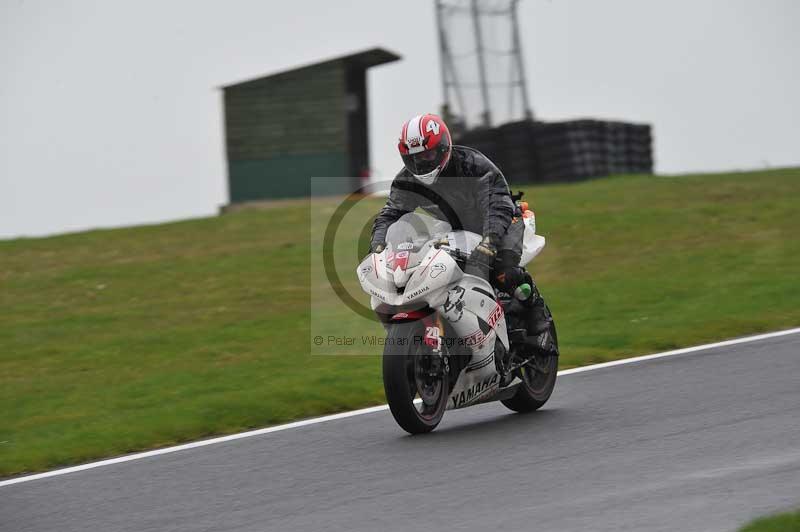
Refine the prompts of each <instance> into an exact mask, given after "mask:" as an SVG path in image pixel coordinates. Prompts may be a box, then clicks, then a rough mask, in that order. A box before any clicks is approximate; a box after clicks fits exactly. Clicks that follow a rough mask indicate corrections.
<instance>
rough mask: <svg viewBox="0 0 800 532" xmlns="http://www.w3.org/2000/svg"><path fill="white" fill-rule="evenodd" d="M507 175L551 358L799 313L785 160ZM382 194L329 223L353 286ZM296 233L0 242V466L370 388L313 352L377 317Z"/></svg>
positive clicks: (219, 223)
mask: <svg viewBox="0 0 800 532" xmlns="http://www.w3.org/2000/svg"><path fill="white" fill-rule="evenodd" d="M514 188H515V189H516V188H520V187H517V186H515V187H514ZM521 188H523V189H525V190H526V191H527V196H528V197H529V198H530V200H531V202H532V205H533V207H534V209H535V210H536V213H537V223H538V227H539V232H540V233H542V234H544V235H545V236H546V237H547V239H548V246H547V248H546V249H545V251H544V252H543V254H542V255H541V256H540V258H538V259H537V262H536V263H535V265H534V267H533V273H534V277H535V279H536V280H537V282H538V284H539V285H540V287H541V290H542V292H543V294H544V295H545V297H546V299H547V301H548V303H549V305H550V307H551V308H552V310H553V313H554V315H555V318H556V321H557V324H558V327H559V338H560V340H561V344H562V352H563V356H562V358H561V364H562V367H569V366H576V365H582V364H589V363H594V362H602V361H606V360H611V359H615V358H622V357H627V356H632V355H638V354H644V353H650V352H655V351H662V350H667V349H672V348H677V347H682V346H687V345H694V344H698V343H704V342H709V341H714V340H719V339H724V338H730V337H735V336H739V335H744V334H751V333H758V332H764V331H769V330H776V329H781V328H788V327H792V326H797V325H800V283H798V282H797V281H798V277H797V275H798V274H797V272H798V264H800V239H798V238H797V234H798V230H800V222H798V218H797V206H798V205H800V170H797V169H790V170H773V171H763V172H750V173H740V174H724V175H723V174H718V175H697V176H681V177H675V178H664V177H653V176H626V177H613V178H608V179H601V180H596V181H591V182H585V183H579V184H569V185H549V186H527V187H521ZM380 204H381V202H380V201H379V200H370V201H365V202H361V203H360V204H359V205H358V206H357V207H356V208H355V209H354V210H353V211H352V213H351V214H352V216H350V217H349V218H348V219H347V220H345V221H344V222H343V224H342V228H341V231H343V234H351V235H353V236H352V238H350V240H349V243H348V242H346V243H345V244H344V248H343V250H342V251H341V257H342V259H341V262H342V263H344V267H343V269H342V270H341V271H342V272H344V273H343V274H342V282H343V284H344V285H345V286H346V287H347V288H348V289H350V290H351V291H352V293H355V294H358V290H357V288H356V285H357V280H356V279H355V275H354V273H352V272H353V271H354V268H355V263H356V257H357V256H358V254H359V253H358V251H357V249H356V248H357V246H358V245H359V241H358V239H357V238H356V236H357V235H358V234H360V233H361V232H362V230H363V225H364V220H366V219H367V218H368V217H369V216H370V215H371V214H373V213H374V212H375V211H376V210H377V208H378V207H379V206H380ZM312 205H313V210H314V212H315V213H317V214H319V215H320V216H323V215H325V214H330V213H331V212H332V211H333V210H334V208H335V203H333V202H329V201H316V200H315V201H314V202H313V204H312ZM311 232H312V235H311V237H310V238H309V207H308V206H305V205H287V206H281V207H276V208H274V209H270V210H264V211H245V212H239V213H235V214H230V215H226V216H222V217H219V218H209V219H200V220H190V221H185V222H179V223H170V224H164V225H158V226H148V227H135V228H128V229H115V230H103V231H91V232H85V233H78V234H71V235H64V236H58V237H52V238H40V239H18V240H10V241H3V242H0V419H2V424H0V475H12V474H18V473H22V472H29V471H37V470H43V469H48V468H52V467H55V466H60V465H65V464H70V463H77V462H82V461H86V460H90V459H94V458H99V457H104V456H109V455H116V454H121V453H126V452H131V451H137V450H142V449H147V448H153V447H158V446H163V445H169V444H174V443H177V442H183V441H187V440H191V439H196V438H200V437H204V436H209V435H212V434H220V433H230V432H235V431H240V430H244V429H248V428H252V427H259V426H265V425H270V424H277V423H281V422H285V421H288V420H292V419H297V418H302V417H308V416H314V415H320V414H326V413H331V412H336V411H342V410H347V409H353V408H358V407H363V406H367V405H371V404H378V403H381V402H383V401H384V397H383V390H382V385H381V378H380V358H379V357H378V356H368V355H377V354H379V353H378V348H375V347H370V346H368V345H356V346H351V347H349V348H348V352H349V353H355V354H356V355H364V356H348V357H345V356H341V357H339V356H315V355H314V354H312V353H315V351H314V346H313V344H312V343H311V338H312V336H315V335H324V336H325V337H327V336H328V335H331V334H336V335H353V336H356V337H357V336H359V335H362V334H365V333H369V334H380V332H381V329H380V326H377V325H376V324H374V323H372V322H367V321H366V320H363V319H362V318H359V317H358V316H356V315H354V313H352V312H350V311H348V310H347V309H345V308H344V306H343V305H342V304H341V303H340V302H339V301H338V299H337V298H335V297H334V296H333V295H332V293H331V291H330V289H329V288H328V287H327V285H326V284H325V283H324V282H323V280H322V279H321V278H320V277H319V275H317V274H316V273H315V268H312V264H316V263H312V262H311V261H310V256H311V254H312V249H316V246H317V245H318V241H319V238H320V237H319V234H318V233H317V232H315V231H311ZM361 245H362V246H363V242H362V243H361ZM362 252H363V250H362ZM314 260H315V261H316V260H318V258H317V257H315V258H314ZM312 295H313V297H310V296H312ZM359 297H362V301H366V297H365V296H359ZM325 352H326V353H328V354H330V353H336V352H337V350H336V349H333V348H332V349H325Z"/></svg>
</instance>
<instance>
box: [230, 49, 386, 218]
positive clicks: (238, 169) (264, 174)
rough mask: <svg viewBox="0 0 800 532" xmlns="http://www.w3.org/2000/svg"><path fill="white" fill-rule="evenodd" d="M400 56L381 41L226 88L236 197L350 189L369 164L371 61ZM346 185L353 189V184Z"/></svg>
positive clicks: (232, 193)
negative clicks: (323, 183) (327, 182)
mask: <svg viewBox="0 0 800 532" xmlns="http://www.w3.org/2000/svg"><path fill="white" fill-rule="evenodd" d="M398 59H400V56H398V55H397V54H394V53H392V52H389V51H387V50H384V49H381V48H372V49H370V50H365V51H362V52H359V53H355V54H351V55H347V56H344V57H337V58H334V59H330V60H327V61H323V62H320V63H315V64H313V65H308V66H304V67H301V68H296V69H293V70H289V71H286V72H280V73H277V74H272V75H268V76H263V77H259V78H255V79H251V80H247V81H242V82H239V83H234V84H232V85H226V86H224V87H222V90H223V95H224V113H225V118H224V120H225V147H226V153H227V159H228V189H229V195H230V202H231V204H236V203H241V202H246V201H258V200H264V199H272V198H291V197H302V196H308V195H309V194H311V192H312V191H311V189H310V187H309V178H311V177H328V176H330V177H351V179H350V180H347V182H349V183H350V186H347V187H345V186H344V185H343V180H341V179H336V180H331V186H330V187H328V189H325V190H323V189H320V187H319V186H317V182H316V181H315V186H314V190H313V193H315V194H321V193H326V194H338V193H346V192H349V191H350V190H353V189H354V188H357V187H358V186H359V182H358V179H359V176H360V175H363V173H364V172H365V171H368V169H369V164H370V163H369V144H368V139H369V134H368V133H369V132H368V125H367V83H366V71H367V69H368V68H370V67H373V66H377V65H381V64H384V63H389V62H392V61H396V60H398ZM345 188H346V189H347V190H345Z"/></svg>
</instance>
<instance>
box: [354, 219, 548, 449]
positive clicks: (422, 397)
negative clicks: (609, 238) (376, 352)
mask: <svg viewBox="0 0 800 532" xmlns="http://www.w3.org/2000/svg"><path fill="white" fill-rule="evenodd" d="M515 223H525V224H526V226H525V231H524V237H523V252H522V259H521V261H520V266H522V267H524V266H525V265H526V264H528V263H530V261H531V260H532V259H533V258H534V257H535V256H536V255H538V254H539V252H541V250H542V248H544V245H545V239H544V237H542V236H540V235H537V234H535V222H533V221H532V220H529V219H519V220H517V221H516V222H515ZM480 240H481V237H480V235H477V234H475V233H471V232H468V231H454V230H453V229H452V228H451V226H450V225H449V224H448V223H447V222H443V221H441V220H437V219H435V218H432V217H431V216H428V215H425V214H418V213H408V214H406V215H404V216H403V217H402V218H400V219H399V220H398V221H397V222H395V223H394V224H392V226H391V227H389V230H388V232H387V235H386V244H387V245H386V248H385V249H384V250H383V251H381V252H380V253H373V254H370V255H368V256H367V257H366V258H365V259H364V260H363V261H362V262H361V263H360V264H359V266H358V268H357V275H358V278H359V281H360V283H361V287H362V289H363V290H364V291H365V292H366V293H367V294H369V295H370V306H371V308H372V310H373V311H375V313H376V315H377V316H378V318H379V319H380V320H381V322H382V323H383V325H384V327H385V329H386V339H385V341H384V345H383V348H384V349H383V384H384V390H385V392H386V399H387V401H388V403H389V409H390V410H391V412H392V415H393V416H394V419H395V421H397V423H398V424H399V425H400V427H402V428H403V429H404V430H406V431H407V432H409V433H411V434H419V433H425V432H430V431H432V430H433V429H435V428H436V427H437V426H438V425H439V423H440V421H441V420H442V417H443V415H444V412H445V411H446V410H452V409H460V408H465V407H468V406H472V405H476V404H481V403H486V402H490V401H500V402H501V403H502V404H504V405H505V406H506V407H508V408H509V409H511V410H514V411H516V412H531V411H534V410H536V409H538V408H540V407H542V405H544V404H545V403H546V402H547V400H548V399H549V398H550V395H551V394H552V392H553V388H554V386H555V382H556V375H557V370H558V357H557V356H552V355H545V354H543V353H542V352H540V350H539V349H538V348H537V346H536V344H535V342H533V341H532V340H533V338H534V334H531V333H532V331H528V330H526V328H525V321H524V320H523V318H522V315H521V314H522V310H523V308H522V303H520V302H519V301H518V300H517V299H516V298H515V297H514V296H513V294H505V293H503V292H500V291H498V290H495V289H494V288H493V287H492V285H491V284H490V283H489V282H488V281H487V280H485V279H484V278H483V277H482V276H478V275H472V274H469V273H465V271H464V270H465V266H466V263H467V259H468V258H469V255H470V252H471V251H472V250H473V248H475V246H477V245H478V243H479V242H480ZM545 310H546V313H547V316H550V312H549V309H546V308H545ZM550 326H551V330H550V332H551V334H552V336H553V340H554V342H555V345H556V353H557V352H558V351H557V345H558V344H557V336H556V331H555V325H554V323H552V321H551V323H550Z"/></svg>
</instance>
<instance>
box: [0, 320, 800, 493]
mask: <svg viewBox="0 0 800 532" xmlns="http://www.w3.org/2000/svg"><path fill="white" fill-rule="evenodd" d="M797 333H800V327H798V328H796V329H788V330H785V331H777V332H771V333H766V334H759V335H756V336H746V337H744V338H736V339H733V340H725V341H724V342H716V343H713V344H704V345H698V346H694V347H686V348H683V349H675V350H672V351H665V352H663V353H655V354H652V355H644V356H640V357H634V358H623V359H621V360H614V361H612V362H603V363H601V364H593V365H591V366H582V367H579V368H572V369H565V370H562V371H559V372H558V376H559V377H563V376H566V375H573V374H575V373H583V372H586V371H593V370H596V369H603V368H610V367H613V366H621V365H624V364H632V363H634V362H644V361H647V360H655V359H657V358H664V357H670V356H675V355H683V354H687V353H695V352H699V351H706V350H708V349H718V348H720V347H728V346H731V345H738V344H746V343H750V342H758V341H760V340H768V339H770V338H778V337H780V336H787V335H790V334H797ZM388 409H389V405H380V406H372V407H370V408H362V409H360V410H353V411H350V412H342V413H340V414H333V415H330V416H323V417H316V418H312V419H304V420H301V421H295V422H293V423H287V424H285V425H277V426H274V427H267V428H264V429H257V430H251V431H247V432H240V433H238V434H230V435H228V436H220V437H218V438H210V439H208V440H200V441H195V442H191V443H185V444H183V445H175V446H173V447H165V448H163V449H155V450H152V451H146V452H143V453H136V454H129V455H126V456H119V457H117V458H109V459H108V460H101V461H99V462H90V463H88V464H82V465H79V466H74V467H65V468H63V469H56V470H54V471H46V472H44V473H37V474H35V475H27V476H24V477H16V478H11V479H8V480H3V481H0V487H3V486H10V485H12V484H20V483H22V482H30V481H32V480H39V479H42V478H48V477H55V476H59V475H66V474H67V473H75V472H77V471H85V470H87V469H94V468H96V467H103V466H108V465H114V464H121V463H123V462H130V461H132V460H141V459H142V458H150V457H151V456H159V455H162V454H170V453H174V452H178V451H185V450H187V449H195V448H197V447H205V446H207V445H216V444H218V443H225V442H228V441H234V440H240V439H243V438H250V437H253V436H261V435H263V434H269V433H271V432H280V431H282V430H290V429H296V428H299V427H305V426H307V425H316V424H317V423H325V422H326V421H335V420H337V419H345V418H348V417H354V416H360V415H363V414H372V413H375V412H382V411H384V410H388Z"/></svg>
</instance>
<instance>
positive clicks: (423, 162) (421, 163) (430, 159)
mask: <svg viewBox="0 0 800 532" xmlns="http://www.w3.org/2000/svg"><path fill="white" fill-rule="evenodd" d="M449 149H450V145H449V144H448V143H447V142H446V141H442V142H439V145H438V146H436V147H435V148H434V149H432V150H425V151H421V152H419V153H406V154H403V155H402V157H403V164H405V166H406V169H408V171H409V172H411V173H412V174H414V175H425V174H429V173H431V172H433V171H434V170H435V169H436V168H437V167H439V166H441V165H442V163H444V160H445V158H447V153H448V151H449Z"/></svg>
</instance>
